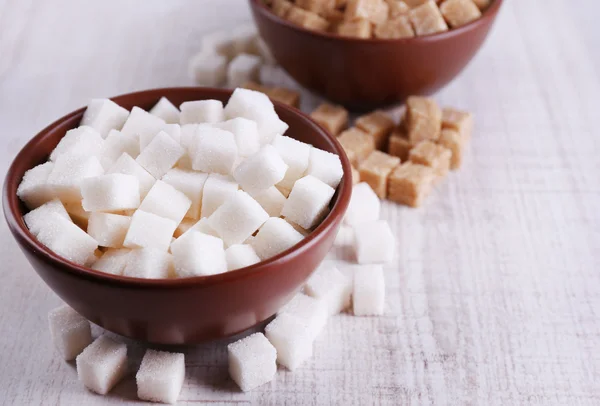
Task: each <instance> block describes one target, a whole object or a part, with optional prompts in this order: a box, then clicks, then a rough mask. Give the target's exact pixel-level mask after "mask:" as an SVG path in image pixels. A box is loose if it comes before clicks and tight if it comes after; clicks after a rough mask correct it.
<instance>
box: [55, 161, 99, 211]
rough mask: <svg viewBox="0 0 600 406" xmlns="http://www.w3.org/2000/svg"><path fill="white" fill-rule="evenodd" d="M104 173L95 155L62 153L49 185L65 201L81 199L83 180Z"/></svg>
mask: <svg viewBox="0 0 600 406" xmlns="http://www.w3.org/2000/svg"><path fill="white" fill-rule="evenodd" d="M102 174H104V168H102V165H101V164H100V161H98V158H96V157H94V156H92V157H84V156H79V155H77V156H76V155H62V156H59V157H58V158H57V159H56V162H55V163H54V168H52V171H51V172H50V175H48V179H47V185H48V186H49V187H51V188H52V190H53V192H54V193H55V195H56V196H57V197H58V198H59V199H60V200H61V201H62V202H63V203H66V202H73V201H79V200H81V183H82V182H83V180H84V179H86V178H92V177H95V176H100V175H102Z"/></svg>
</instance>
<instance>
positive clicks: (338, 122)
mask: <svg viewBox="0 0 600 406" xmlns="http://www.w3.org/2000/svg"><path fill="white" fill-rule="evenodd" d="M310 116H311V118H312V119H313V120H315V121H316V122H317V123H319V124H320V125H321V126H323V127H325V129H326V130H327V131H329V132H330V133H331V134H333V135H335V136H337V135H338V134H339V133H340V132H342V130H344V129H345V128H346V127H347V126H348V110H346V109H345V108H343V107H341V106H335V105H333V104H329V103H322V104H321V105H320V106H319V107H317V109H316V110H315V111H313V112H312V113H310Z"/></svg>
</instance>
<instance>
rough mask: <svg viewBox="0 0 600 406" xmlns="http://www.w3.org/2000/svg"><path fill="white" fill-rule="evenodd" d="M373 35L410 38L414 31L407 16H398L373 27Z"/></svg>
mask: <svg viewBox="0 0 600 406" xmlns="http://www.w3.org/2000/svg"><path fill="white" fill-rule="evenodd" d="M374 33H375V37H376V38H382V39H400V38H411V37H414V36H415V32H414V30H413V28H412V26H411V25H410V20H409V19H408V17H407V16H403V15H401V16H398V17H395V18H393V19H390V20H387V21H385V22H384V23H382V24H379V25H378V26H377V27H375V31H374Z"/></svg>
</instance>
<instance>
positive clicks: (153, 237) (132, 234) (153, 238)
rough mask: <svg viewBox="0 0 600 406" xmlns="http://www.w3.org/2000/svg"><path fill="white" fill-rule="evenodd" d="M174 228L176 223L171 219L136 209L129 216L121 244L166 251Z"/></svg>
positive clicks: (129, 246)
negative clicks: (129, 221) (127, 228)
mask: <svg viewBox="0 0 600 406" xmlns="http://www.w3.org/2000/svg"><path fill="white" fill-rule="evenodd" d="M176 228H177V223H176V222H175V221H173V220H171V219H166V218H163V217H160V216H157V215H156V214H153V213H147V212H145V211H143V210H137V211H136V212H135V213H134V214H133V216H132V217H131V225H130V226H129V230H128V231H127V234H126V235H125V241H123V246H124V247H127V248H156V249H159V250H163V251H167V250H168V249H169V245H170V244H171V237H173V233H174V232H175V229H176Z"/></svg>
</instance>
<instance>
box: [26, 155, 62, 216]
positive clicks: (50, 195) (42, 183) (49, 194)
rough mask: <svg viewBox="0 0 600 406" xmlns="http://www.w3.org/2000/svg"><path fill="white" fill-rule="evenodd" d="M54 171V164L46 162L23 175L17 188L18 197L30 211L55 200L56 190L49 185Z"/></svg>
mask: <svg viewBox="0 0 600 406" xmlns="http://www.w3.org/2000/svg"><path fill="white" fill-rule="evenodd" d="M52 169H54V162H45V163H43V164H40V165H38V166H35V167H33V168H31V169H29V170H28V171H26V172H25V174H24V175H23V179H22V180H21V183H19V187H18V188H17V196H19V199H21V200H22V201H23V202H24V203H25V205H26V206H27V208H28V209H30V210H31V209H35V208H36V207H39V206H41V205H42V204H44V203H46V202H48V201H50V200H52V199H54V197H55V196H54V190H53V189H52V187H51V186H50V185H48V183H47V181H48V176H50V173H51V172H52Z"/></svg>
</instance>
